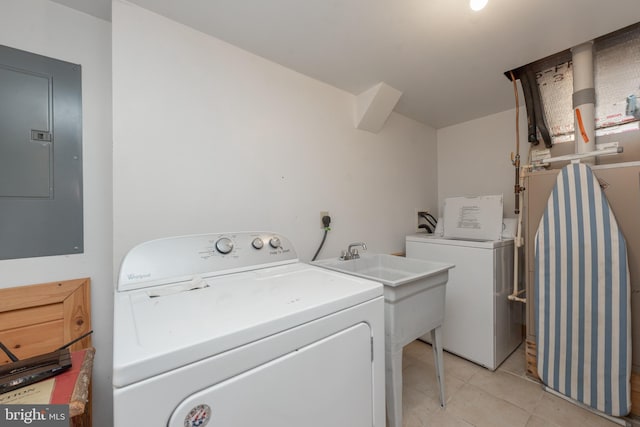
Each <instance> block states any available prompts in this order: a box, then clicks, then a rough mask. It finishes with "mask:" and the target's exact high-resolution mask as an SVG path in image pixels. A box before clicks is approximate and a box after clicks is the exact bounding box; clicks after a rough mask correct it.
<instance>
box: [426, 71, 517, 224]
mask: <svg viewBox="0 0 640 427" xmlns="http://www.w3.org/2000/svg"><path fill="white" fill-rule="evenodd" d="M505 83H506V84H509V83H508V81H507V80H506V79H505ZM521 99H522V98H521ZM515 117H516V113H515V108H514V109H512V110H508V111H504V112H502V113H497V114H492V115H490V116H486V117H482V118H480V119H476V120H471V121H468V122H464V123H460V124H457V125H453V126H449V127H446V128H441V129H438V131H437V138H438V203H439V209H440V213H442V205H443V203H444V199H446V198H447V197H456V196H478V195H489V194H503V195H504V215H505V216H507V217H514V216H515V214H514V208H515V198H514V193H513V189H514V185H515V168H514V167H513V165H512V163H511V157H510V154H511V153H512V152H515V151H516V122H515ZM519 119H520V120H519V124H520V158H521V164H522V165H524V164H526V163H527V156H528V153H529V143H528V142H527V134H526V129H527V128H526V125H527V118H526V110H525V108H524V106H522V107H521V108H520V117H519Z"/></svg>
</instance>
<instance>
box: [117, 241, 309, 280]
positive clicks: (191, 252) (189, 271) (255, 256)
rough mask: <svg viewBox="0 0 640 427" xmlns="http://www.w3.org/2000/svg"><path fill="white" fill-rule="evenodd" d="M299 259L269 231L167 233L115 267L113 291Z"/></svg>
mask: <svg viewBox="0 0 640 427" xmlns="http://www.w3.org/2000/svg"><path fill="white" fill-rule="evenodd" d="M297 261H298V256H297V254H296V251H295V249H294V248H293V245H292V244H291V242H290V241H289V239H287V238H286V237H284V236H282V235H280V234H278V233H274V232H268V231H267V232H231V233H215V234H197V235H189V236H178V237H168V238H165V239H157V240H151V241H148V242H145V243H142V244H140V245H138V246H136V247H134V248H133V249H131V250H130V251H129V253H127V255H126V256H125V257H124V259H123V261H122V264H121V266H120V274H119V277H118V286H117V291H118V292H123V291H128V290H133V289H139V288H147V287H152V286H158V285H166V284H168V283H176V282H181V281H188V280H192V279H193V278H194V277H196V276H197V277H202V278H205V277H213V276H219V275H222V274H229V273H235V272H239V271H247V270H254V269H258V268H264V267H268V266H274V265H280V264H290V263H294V262H297Z"/></svg>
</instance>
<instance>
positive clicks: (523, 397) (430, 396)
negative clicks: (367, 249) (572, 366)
mask: <svg viewBox="0 0 640 427" xmlns="http://www.w3.org/2000/svg"><path fill="white" fill-rule="evenodd" d="M403 353H404V354H403V363H402V370H403V386H404V389H403V418H404V420H403V427H429V426H438V427H448V426H452V427H453V426H460V427H469V426H478V427H484V426H487V427H500V426H505V427H519V426H523V427H524V426H526V427H542V426H546V427H573V426H575V427H595V426H603V427H609V426H612V427H613V426H618V424H615V423H613V422H611V421H609V420H607V419H605V418H603V417H600V416H598V415H596V414H594V413H592V412H590V411H587V410H585V409H583V408H580V407H579V406H576V405H574V404H572V403H569V402H567V401H566V400H564V399H561V398H559V397H556V396H554V395H552V394H550V393H548V392H545V391H544V390H543V389H542V386H541V385H540V384H539V383H537V382H535V381H532V380H530V379H528V378H527V377H526V375H525V354H524V349H523V347H520V348H519V349H517V350H516V351H515V352H514V353H513V354H512V355H511V356H510V357H509V358H508V359H507V360H506V361H505V362H504V363H503V364H502V365H501V366H500V367H499V368H498V369H497V370H496V371H495V372H491V371H489V370H488V369H485V368H482V367H480V366H478V365H476V364H474V363H472V362H469V361H467V360H464V359H462V358H460V357H457V356H454V355H452V354H450V353H447V352H445V355H444V371H445V374H444V376H445V387H446V390H445V393H446V402H447V406H446V408H444V409H443V408H441V407H440V401H439V397H438V396H439V394H438V393H439V392H438V385H437V380H436V374H435V368H434V363H433V351H432V350H431V346H430V345H428V344H425V343H423V342H421V341H415V342H413V343H411V344H409V345H408V346H406V347H405V348H404V352H403Z"/></svg>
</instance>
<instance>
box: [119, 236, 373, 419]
mask: <svg viewBox="0 0 640 427" xmlns="http://www.w3.org/2000/svg"><path fill="white" fill-rule="evenodd" d="M114 305H115V309H114V354H113V397H114V424H115V426H117V427H127V426H138V425H140V424H141V423H143V424H145V425H152V426H170V427H177V426H180V427H192V426H212V427H213V426H224V427H245V426H246V427H249V426H251V427H253V426H272V427H288V426H290V427H300V426H306V427H325V426H345V427H347V426H350V427H351V426H355V427H358V426H362V427H364V426H367V427H369V426H380V427H382V426H384V425H385V412H384V404H385V401H384V300H383V288H382V285H380V284H379V283H376V282H372V281H369V280H365V279H360V278H357V277H353V276H347V275H343V274H340V273H337V272H333V271H329V270H326V269H321V268H319V267H314V266H311V265H308V264H304V263H301V262H299V261H298V259H297V256H296V253H295V250H294V249H293V246H292V245H291V243H290V241H289V240H288V239H286V238H284V237H282V236H278V235H276V234H275V233H267V232H255V233H250V232H242V233H224V234H207V235H194V236H182V237H173V238H167V239H160V240H153V241H150V242H147V243H143V244H141V245H139V246H137V247H135V248H133V249H132V250H131V251H130V252H129V253H128V254H127V256H126V257H125V258H124V260H123V262H122V266H121V269H120V274H119V279H118V284H117V289H116V293H115V301H114Z"/></svg>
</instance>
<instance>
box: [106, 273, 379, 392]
mask: <svg viewBox="0 0 640 427" xmlns="http://www.w3.org/2000/svg"><path fill="white" fill-rule="evenodd" d="M382 295H383V286H382V285H381V284H379V283H377V282H373V281H369V280H365V279H360V278H357V277H354V276H348V275H344V274H341V273H337V272H333V271H330V270H325V269H321V268H318V267H315V266H311V265H308V264H304V263H300V262H296V263H293V264H288V265H280V266H275V267H267V268H262V269H257V270H252V271H243V272H239V273H234V274H229V275H223V276H216V277H209V278H204V279H202V278H198V277H196V278H195V279H192V280H188V281H182V282H178V283H173V284H167V285H163V286H156V287H152V288H142V289H135V290H131V291H128V292H116V294H115V301H114V356H113V359H114V361H113V363H114V369H113V384H114V387H123V386H126V385H128V384H132V383H135V382H138V381H141V380H144V379H147V378H151V377H153V376H156V375H159V374H162V373H164V372H168V371H171V370H173V369H176V368H179V367H181V366H184V365H187V364H189V363H192V362H195V361H198V360H201V359H204V358H207V357H210V356H213V355H216V354H220V353H222V352H224V351H227V350H230V349H233V348H235V347H238V346H241V345H244V344H247V343H250V342H253V341H256V340H259V339H261V338H263V337H266V336H269V335H273V334H276V333H279V332H281V331H285V330H287V329H290V328H293V327H296V326H299V325H302V324H304V323H306V322H309V321H312V320H315V319H319V318H321V317H324V316H327V315H329V314H332V313H336V312H339V311H341V310H344V309H347V308H349V307H353V306H355V305H358V304H361V303H363V302H366V301H369V300H371V299H375V298H378V297H381V296H382Z"/></svg>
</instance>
